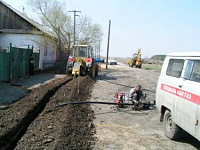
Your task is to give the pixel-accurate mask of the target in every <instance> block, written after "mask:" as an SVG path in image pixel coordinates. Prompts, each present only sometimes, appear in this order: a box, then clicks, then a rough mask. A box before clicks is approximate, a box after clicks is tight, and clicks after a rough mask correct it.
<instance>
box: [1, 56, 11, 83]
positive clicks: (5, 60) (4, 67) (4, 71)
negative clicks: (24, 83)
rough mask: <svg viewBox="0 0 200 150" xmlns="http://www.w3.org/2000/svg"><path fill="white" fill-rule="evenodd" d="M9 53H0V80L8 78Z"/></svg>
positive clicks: (7, 79)
mask: <svg viewBox="0 0 200 150" xmlns="http://www.w3.org/2000/svg"><path fill="white" fill-rule="evenodd" d="M9 56H10V55H9V54H8V53H0V81H9V80H10V77H9V75H10V69H9V68H10V57H9Z"/></svg>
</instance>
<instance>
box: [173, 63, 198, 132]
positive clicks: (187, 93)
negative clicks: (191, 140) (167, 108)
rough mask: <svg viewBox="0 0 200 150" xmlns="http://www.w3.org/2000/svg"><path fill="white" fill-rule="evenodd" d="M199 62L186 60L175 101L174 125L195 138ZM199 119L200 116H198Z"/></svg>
mask: <svg viewBox="0 0 200 150" xmlns="http://www.w3.org/2000/svg"><path fill="white" fill-rule="evenodd" d="M199 82H200V61H195V60H186V61H185V65H184V69H183V73H182V82H180V83H179V85H178V88H177V91H176V92H177V94H176V100H175V106H176V108H175V111H176V113H175V118H176V123H177V124H178V125H179V126H180V127H182V128H183V129H184V130H186V131H187V132H188V133H190V134H191V135H193V136H196V133H197V129H198V124H199V123H198V106H199V94H200V90H199V86H200V83H199ZM199 117H200V116H199Z"/></svg>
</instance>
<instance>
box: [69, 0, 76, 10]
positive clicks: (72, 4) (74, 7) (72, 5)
mask: <svg viewBox="0 0 200 150" xmlns="http://www.w3.org/2000/svg"><path fill="white" fill-rule="evenodd" d="M69 2H70V4H71V5H72V7H73V8H74V9H76V7H75V6H74V5H73V4H72V1H71V0H69Z"/></svg>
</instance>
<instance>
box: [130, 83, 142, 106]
mask: <svg viewBox="0 0 200 150" xmlns="http://www.w3.org/2000/svg"><path fill="white" fill-rule="evenodd" d="M129 96H130V98H131V99H132V103H133V105H134V107H133V108H136V107H137V106H138V103H139V101H140V100H141V99H144V93H143V91H142V86H141V85H137V86H136V87H135V88H132V89H131V90H130V94H129Z"/></svg>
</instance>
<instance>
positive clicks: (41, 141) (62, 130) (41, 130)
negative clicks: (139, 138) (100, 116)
mask: <svg viewBox="0 0 200 150" xmlns="http://www.w3.org/2000/svg"><path fill="white" fill-rule="evenodd" d="M93 84H94V81H93V80H92V79H91V78H90V77H89V76H86V77H80V78H77V79H75V80H72V81H71V82H68V83H67V84H65V85H63V86H62V87H61V88H60V89H59V90H58V91H57V92H56V93H55V95H54V96H53V97H52V98H51V99H50V101H49V103H48V104H47V105H46V107H45V109H44V110H43V111H42V113H41V114H40V115H39V116H38V117H37V118H36V119H35V121H34V122H33V123H32V124H31V125H30V126H29V128H28V129H27V131H26V133H25V134H24V136H23V137H22V138H21V140H20V141H19V142H18V144H17V146H16V148H15V149H16V150H19V149H20V150H21V149H27V150H32V149H34V150H35V149H48V150H49V149H50V150H53V149H56V150H64V149H91V145H93V144H94V140H95V138H94V133H95V128H94V125H93V123H92V122H93V119H94V112H93V111H92V109H91V108H90V105H68V106H65V107H60V108H57V109H56V110H54V111H51V112H49V110H50V109H51V108H52V107H53V106H55V105H58V104H61V103H66V102H73V101H86V100H87V99H89V98H88V97H89V96H90V93H91V89H92V87H93Z"/></svg>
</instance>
